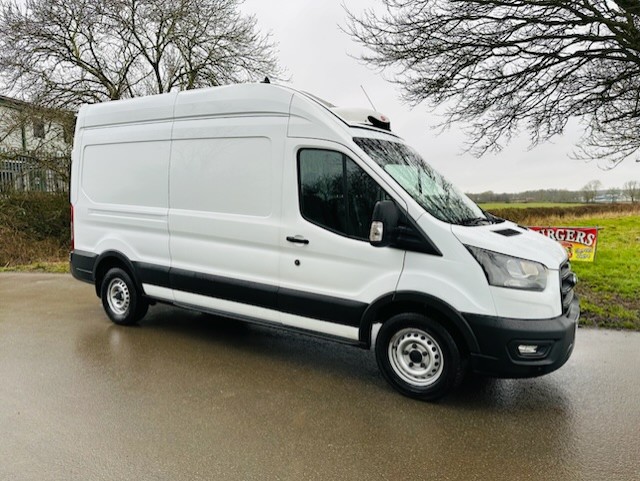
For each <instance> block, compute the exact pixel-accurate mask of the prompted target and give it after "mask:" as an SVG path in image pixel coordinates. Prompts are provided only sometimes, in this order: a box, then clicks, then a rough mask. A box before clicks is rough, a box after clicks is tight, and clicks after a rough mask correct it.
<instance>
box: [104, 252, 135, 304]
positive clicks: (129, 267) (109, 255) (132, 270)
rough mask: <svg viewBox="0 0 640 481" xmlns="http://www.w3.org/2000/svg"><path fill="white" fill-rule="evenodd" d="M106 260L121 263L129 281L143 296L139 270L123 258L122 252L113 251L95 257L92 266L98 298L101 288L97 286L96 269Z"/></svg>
mask: <svg viewBox="0 0 640 481" xmlns="http://www.w3.org/2000/svg"><path fill="white" fill-rule="evenodd" d="M108 259H116V260H117V261H118V262H120V263H122V264H123V265H124V266H125V268H126V269H127V271H128V272H129V275H130V276H131V279H132V280H133V282H134V283H135V285H136V288H137V289H138V290H139V292H141V293H143V295H144V289H142V282H141V279H140V275H139V270H138V269H137V268H136V265H135V263H133V262H131V260H130V259H129V258H128V257H127V256H125V255H124V254H123V253H122V252H119V251H115V250H109V251H105V252H103V253H101V254H100V255H99V256H97V257H96V260H95V264H94V265H93V278H94V279H95V288H96V295H97V296H98V297H100V287H101V286H100V285H98V284H99V283H98V282H97V281H98V269H99V268H100V266H101V265H102V264H103V262H104V261H106V260H108Z"/></svg>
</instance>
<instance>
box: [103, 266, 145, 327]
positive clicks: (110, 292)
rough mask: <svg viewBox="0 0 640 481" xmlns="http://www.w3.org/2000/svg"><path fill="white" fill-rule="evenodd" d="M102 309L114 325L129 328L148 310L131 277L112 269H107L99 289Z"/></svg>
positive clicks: (117, 269) (118, 269) (119, 270)
mask: <svg viewBox="0 0 640 481" xmlns="http://www.w3.org/2000/svg"><path fill="white" fill-rule="evenodd" d="M100 296H101V298H102V307H104V310H105V312H106V313H107V316H109V319H111V320H112V321H113V322H114V323H116V324H120V325H123V326H129V325H132V324H135V323H137V322H138V321H139V320H140V319H142V318H143V317H144V315H145V314H146V313H147V310H148V309H149V303H148V302H147V301H146V300H145V299H144V298H143V297H142V295H141V293H140V292H139V291H138V288H137V287H136V285H135V283H134V282H133V280H132V279H131V276H130V275H129V274H128V273H127V272H126V271H124V270H123V269H120V268H119V267H114V268H112V269H109V271H108V272H107V274H106V275H105V276H104V279H103V280H102V286H101V287H100Z"/></svg>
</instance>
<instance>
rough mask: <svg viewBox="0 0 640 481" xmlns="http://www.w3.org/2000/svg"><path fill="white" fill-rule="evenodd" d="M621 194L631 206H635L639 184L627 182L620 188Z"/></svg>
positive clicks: (639, 188) (638, 195) (633, 181)
mask: <svg viewBox="0 0 640 481" xmlns="http://www.w3.org/2000/svg"><path fill="white" fill-rule="evenodd" d="M622 193H623V194H624V196H625V197H626V198H627V199H629V201H630V202H631V203H632V204H635V203H636V202H638V198H640V182H638V181H637V180H628V181H627V182H625V183H624V185H623V186H622Z"/></svg>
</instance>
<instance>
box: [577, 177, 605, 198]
mask: <svg viewBox="0 0 640 481" xmlns="http://www.w3.org/2000/svg"><path fill="white" fill-rule="evenodd" d="M601 188H602V182H600V181H599V180H590V181H589V182H587V183H586V184H585V186H584V187H583V188H582V198H583V199H584V201H585V202H586V203H591V202H595V201H596V197H597V196H598V191H599V190H600V189H601Z"/></svg>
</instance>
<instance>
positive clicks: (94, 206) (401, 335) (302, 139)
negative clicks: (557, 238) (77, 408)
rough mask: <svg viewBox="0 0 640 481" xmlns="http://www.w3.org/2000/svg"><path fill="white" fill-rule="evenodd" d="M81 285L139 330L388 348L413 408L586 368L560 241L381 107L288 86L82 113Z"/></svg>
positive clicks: (380, 352) (230, 89)
mask: <svg viewBox="0 0 640 481" xmlns="http://www.w3.org/2000/svg"><path fill="white" fill-rule="evenodd" d="M71 204H72V212H73V227H72V231H73V236H74V246H73V247H72V253H71V270H72V273H73V275H74V276H75V277H76V278H77V279H80V280H83V281H87V282H90V283H93V284H95V288H96V294H97V295H98V296H99V297H101V298H102V304H103V306H104V309H105V311H106V313H107V315H108V316H109V317H110V318H111V320H112V321H113V322H115V323H117V324H133V323H135V322H137V321H139V320H140V319H141V318H142V317H143V316H144V315H145V313H146V312H147V308H148V306H149V305H150V304H154V303H156V302H163V303H169V304H173V305H176V306H181V307H185V308H189V309H196V310H199V311H204V312H210V313H215V314H220V315H223V316H228V317H232V318H237V319H241V320H245V321H250V322H258V323H260V324H267V325H272V326H277V327H285V328H289V329H294V330H296V331H302V332H305V333H311V334H314V335H320V336H323V337H327V338H330V339H334V340H338V341H341V342H346V343H350V344H353V345H356V346H359V347H363V348H366V349H368V348H370V346H371V344H372V342H373V341H372V332H375V331H374V326H377V325H381V327H380V329H379V331H378V333H377V336H376V338H375V352H376V358H377V361H378V365H379V367H380V369H381V371H382V374H383V376H384V377H385V378H386V380H387V381H388V382H389V383H390V384H391V385H392V386H393V387H394V388H396V389H397V390H398V391H400V392H401V393H402V394H405V395H407V396H411V397H415V398H420V399H425V400H433V399H436V398H438V397H441V396H442V395H444V394H445V393H447V392H448V391H449V390H450V389H451V388H453V387H454V386H456V385H457V384H458V383H459V382H460V380H461V378H462V375H463V373H464V371H465V369H466V368H467V367H469V368H470V369H471V370H472V371H473V372H476V373H482V374H486V375H492V376H498V377H530V376H538V375H541V374H545V373H548V372H551V371H553V370H555V369H557V368H559V367H560V366H562V365H563V364H564V363H565V362H566V360H567V359H568V358H569V356H570V354H571V351H572V348H573V342H574V337H575V330H576V326H577V321H578V317H579V306H578V300H577V298H576V297H574V295H573V287H574V285H575V283H576V277H575V275H574V274H573V273H572V271H571V269H570V266H569V263H568V262H567V255H566V252H565V251H564V249H563V248H562V247H561V246H560V245H559V244H558V243H556V242H553V241H551V240H549V239H548V238H546V237H544V236H542V235H540V234H538V233H535V232H531V231H529V230H527V229H526V228H525V227H521V226H518V225H515V224H513V223H510V222H506V221H504V220H502V219H498V218H496V217H493V216H491V215H490V214H487V213H485V212H483V211H482V210H481V209H480V208H479V207H478V206H476V205H475V204H474V203H473V202H471V201H470V200H469V199H468V198H467V197H466V196H465V195H464V194H462V193H460V192H459V191H457V190H456V188H455V187H454V186H453V185H451V184H450V183H449V182H447V181H446V180H445V179H444V178H443V177H442V176H441V175H440V174H438V173H437V172H436V171H435V170H434V169H433V168H431V167H430V166H429V164H428V163H427V162H425V160H423V159H422V158H421V157H420V155H419V154H418V153H416V152H415V151H414V150H412V149H411V147H409V146H408V145H406V144H405V143H404V142H403V141H402V139H401V138H399V137H398V136H396V135H395V134H393V133H392V132H391V131H390V128H389V122H388V120H387V119H386V118H385V117H384V116H382V115H380V114H378V113H376V112H373V111H369V110H363V109H357V110H345V109H337V108H335V107H333V106H332V105H330V104H328V103H326V102H324V101H322V100H320V99H317V98H316V97H314V96H312V95H309V94H306V93H304V92H299V91H295V90H292V89H290V88H285V87H280V86H276V85H272V84H245V85H233V86H226V87H216V88H211V89H202V90H190V91H185V92H172V93H168V94H163V95H156V96H150V97H143V98H136V99H132V100H121V101H114V102H106V103H102V104H96V105H87V106H83V107H82V108H81V109H80V112H79V114H78V120H77V127H76V134H75V145H74V150H73V163H72V175H71Z"/></svg>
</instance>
